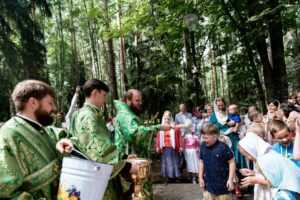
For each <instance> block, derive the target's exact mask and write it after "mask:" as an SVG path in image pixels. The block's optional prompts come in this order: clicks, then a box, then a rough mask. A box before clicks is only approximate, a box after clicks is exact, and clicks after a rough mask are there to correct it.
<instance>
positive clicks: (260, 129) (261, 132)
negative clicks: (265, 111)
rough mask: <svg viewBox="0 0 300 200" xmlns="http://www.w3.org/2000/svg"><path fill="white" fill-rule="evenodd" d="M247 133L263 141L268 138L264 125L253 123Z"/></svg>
mask: <svg viewBox="0 0 300 200" xmlns="http://www.w3.org/2000/svg"><path fill="white" fill-rule="evenodd" d="M247 132H253V133H255V134H256V135H258V136H259V137H261V138H262V139H265V137H266V131H265V126H264V124H261V123H252V124H250V126H249V127H248V129H247Z"/></svg>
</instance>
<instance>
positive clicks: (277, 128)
mask: <svg viewBox="0 0 300 200" xmlns="http://www.w3.org/2000/svg"><path fill="white" fill-rule="evenodd" d="M269 130H270V132H271V134H272V136H273V138H274V139H275V141H276V143H275V144H274V145H273V150H274V151H276V152H277V153H279V154H281V155H282V156H284V157H286V158H288V159H290V160H291V161H293V162H294V163H295V164H296V165H297V166H298V167H300V160H294V159H293V147H294V142H293V141H292V140H291V138H290V130H289V127H288V126H287V125H286V123H284V122H283V121H280V120H273V121H271V122H270V125H269Z"/></svg>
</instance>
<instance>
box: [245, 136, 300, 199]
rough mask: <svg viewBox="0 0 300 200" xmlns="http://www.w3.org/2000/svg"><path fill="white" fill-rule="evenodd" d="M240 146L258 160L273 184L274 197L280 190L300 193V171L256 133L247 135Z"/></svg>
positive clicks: (264, 173) (263, 171)
mask: <svg viewBox="0 0 300 200" xmlns="http://www.w3.org/2000/svg"><path fill="white" fill-rule="evenodd" d="M239 145H240V146H241V147H242V148H243V149H245V150H246V151H247V152H248V153H249V154H250V155H252V156H253V157H254V158H256V161H257V164H258V166H259V168H260V169H261V171H262V173H263V175H264V176H265V177H266V179H267V180H268V181H269V182H270V183H271V184H272V193H273V197H274V195H275V194H276V195H277V193H274V192H273V191H274V190H275V191H277V192H279V190H288V191H293V192H297V193H300V170H299V168H298V167H297V166H296V165H295V164H294V163H293V162H292V161H290V160H289V159H287V158H285V157H283V156H281V155H280V154H278V153H276V152H275V151H273V150H272V146H271V145H270V144H268V143H267V142H265V141H264V140H263V139H262V138H260V137H259V136H258V135H256V134H255V133H251V132H249V133H247V134H246V136H245V137H244V138H243V139H242V140H240V142H239Z"/></svg>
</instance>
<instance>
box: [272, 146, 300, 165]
mask: <svg viewBox="0 0 300 200" xmlns="http://www.w3.org/2000/svg"><path fill="white" fill-rule="evenodd" d="M293 149H294V143H293V142H291V144H290V146H289V147H285V146H283V145H282V144H280V143H279V142H277V143H275V144H273V150H274V151H276V152H277V153H279V154H281V155H282V156H283V157H286V158H288V159H290V160H291V161H292V162H293V163H295V164H296V165H297V167H299V168H300V160H294V159H293V152H294V150H293Z"/></svg>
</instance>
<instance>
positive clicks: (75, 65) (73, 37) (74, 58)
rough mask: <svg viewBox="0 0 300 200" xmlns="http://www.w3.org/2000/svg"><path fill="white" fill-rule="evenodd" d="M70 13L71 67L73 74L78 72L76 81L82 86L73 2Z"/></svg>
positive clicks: (70, 1) (70, 5)
mask: <svg viewBox="0 0 300 200" xmlns="http://www.w3.org/2000/svg"><path fill="white" fill-rule="evenodd" d="M69 12H70V27H71V45H72V66H73V67H71V74H72V72H74V71H75V72H76V74H75V77H76V78H75V80H76V84H77V85H79V84H80V82H79V81H80V68H79V64H78V53H77V44H76V29H75V26H74V19H73V0H69Z"/></svg>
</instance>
